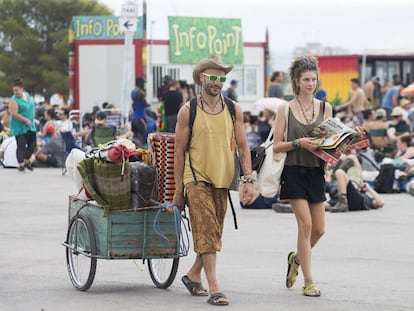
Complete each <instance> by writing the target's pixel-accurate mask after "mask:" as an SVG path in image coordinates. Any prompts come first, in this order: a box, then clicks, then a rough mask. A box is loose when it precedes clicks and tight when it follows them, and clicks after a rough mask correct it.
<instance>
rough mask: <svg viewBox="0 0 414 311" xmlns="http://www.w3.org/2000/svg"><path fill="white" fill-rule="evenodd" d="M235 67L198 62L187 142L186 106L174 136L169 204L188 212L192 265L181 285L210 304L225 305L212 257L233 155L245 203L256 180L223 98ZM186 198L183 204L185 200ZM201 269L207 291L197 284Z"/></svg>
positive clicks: (214, 60)
mask: <svg viewBox="0 0 414 311" xmlns="http://www.w3.org/2000/svg"><path fill="white" fill-rule="evenodd" d="M232 69H233V66H226V65H224V64H223V62H222V60H221V57H220V56H216V55H212V56H209V57H207V58H204V59H202V60H201V61H200V62H199V63H198V64H197V65H196V66H195V68H194V72H193V78H194V81H195V83H197V84H199V85H201V93H200V94H199V95H198V96H197V111H196V117H195V119H194V124H193V127H192V133H191V140H190V137H189V135H190V122H189V121H190V109H189V108H190V104H189V102H188V103H187V104H185V105H184V106H183V107H182V108H181V109H180V111H179V113H178V119H177V126H176V136H175V160H174V178H175V183H176V190H175V195H174V199H173V202H174V203H175V204H177V205H178V206H179V207H180V208H181V209H183V208H184V204H185V203H186V204H187V205H188V208H189V213H190V220H191V227H192V235H193V242H194V251H195V252H196V253H197V256H196V259H195V262H194V264H193V266H192V267H191V268H190V270H189V271H188V273H187V274H186V275H185V276H183V278H182V281H183V283H184V285H185V286H186V287H187V289H188V290H189V291H190V294H192V295H194V296H208V295H210V297H209V298H208V300H207V302H208V303H210V304H212V305H228V304H229V301H228V299H227V297H226V295H224V294H223V293H222V292H221V290H220V286H219V283H218V281H217V277H216V253H217V252H218V251H220V250H221V246H222V245H221V237H222V233H223V224H224V216H225V214H226V209H227V196H228V189H229V187H230V184H231V181H232V179H233V175H234V153H235V152H236V150H237V152H238V155H239V159H240V165H241V169H242V171H243V173H244V175H243V176H242V177H241V178H240V179H241V181H242V182H243V183H246V186H245V187H243V190H242V191H243V193H242V194H241V198H242V202H243V204H249V203H251V202H252V200H253V191H254V185H253V183H254V182H255V177H254V176H253V175H252V169H251V159H250V151H249V146H248V143H247V138H246V133H245V130H244V124H243V113H242V109H241V107H240V106H239V105H238V104H237V103H235V104H234V106H235V107H234V108H235V121H234V125H233V120H232V116H231V114H230V112H229V109H228V107H227V105H226V103H225V100H224V98H223V96H222V95H221V89H222V87H223V82H225V81H226V74H228V73H229V72H230V71H231V70H232ZM184 194H185V197H186V202H185V199H184ZM203 269H204V273H205V275H206V278H207V281H208V291H207V290H206V289H204V288H203V286H202V284H201V271H202V270H203Z"/></svg>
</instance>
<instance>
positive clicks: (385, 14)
mask: <svg viewBox="0 0 414 311" xmlns="http://www.w3.org/2000/svg"><path fill="white" fill-rule="evenodd" d="M142 1H143V0H138V1H137V2H138V6H139V15H142ZM98 2H100V3H101V4H105V5H106V6H108V7H109V8H110V9H112V10H113V11H114V15H116V16H119V15H120V13H121V6H122V4H123V3H125V1H123V0H98ZM200 3H201V4H200ZM413 12H414V0H392V1H389V0H313V1H311V0H309V1H308V0H253V1H251V0H246V1H240V0H209V1H195V0H147V21H148V22H147V32H148V38H152V39H161V40H167V39H168V20H167V17H168V16H188V17H215V18H240V19H241V22H242V29H243V40H244V41H245V42H264V41H265V34H266V29H268V31H269V47H270V54H271V60H272V70H282V71H283V70H286V69H287V68H288V67H289V64H290V62H291V60H292V57H293V52H294V50H295V48H298V47H304V46H306V45H307V44H308V43H315V42H316V43H320V44H322V45H323V46H324V47H325V46H330V47H333V48H334V49H338V50H342V51H345V52H346V53H347V54H349V53H352V54H364V53H367V54H395V53H406V54H407V53H410V54H414V29H413V20H414V13H413Z"/></svg>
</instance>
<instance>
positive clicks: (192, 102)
mask: <svg viewBox="0 0 414 311" xmlns="http://www.w3.org/2000/svg"><path fill="white" fill-rule="evenodd" d="M196 113H197V97H196V96H194V97H192V98H191V99H190V120H189V122H188V126H189V138H188V144H187V151H188V160H189V161H190V168H191V173H192V174H193V178H194V182H195V184H196V185H197V177H196V174H195V172H194V169H193V163H192V161H191V156H190V142H191V137H193V125H194V120H195V117H196Z"/></svg>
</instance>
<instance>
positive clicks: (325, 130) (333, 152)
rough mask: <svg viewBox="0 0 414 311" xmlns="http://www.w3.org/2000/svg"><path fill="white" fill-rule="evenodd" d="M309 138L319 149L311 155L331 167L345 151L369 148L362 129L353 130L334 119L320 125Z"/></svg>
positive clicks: (366, 137)
mask: <svg viewBox="0 0 414 311" xmlns="http://www.w3.org/2000/svg"><path fill="white" fill-rule="evenodd" d="M309 136H310V137H314V138H315V139H316V140H317V141H318V142H319V148H317V149H315V150H313V151H312V153H313V154H315V155H316V156H317V157H319V158H321V159H322V160H324V161H326V162H327V163H328V164H331V165H335V164H336V162H337V161H338V159H339V158H340V156H341V154H342V153H344V152H345V151H347V150H355V149H362V148H367V147H369V140H368V136H367V133H366V131H365V130H364V129H363V128H360V127H356V128H355V130H354V129H352V128H350V127H348V126H346V125H345V124H343V123H342V122H340V121H339V120H337V119H335V118H329V119H326V120H325V121H323V122H322V123H320V124H319V125H318V126H316V127H315V128H314V129H313V130H312V131H311V132H310V133H309Z"/></svg>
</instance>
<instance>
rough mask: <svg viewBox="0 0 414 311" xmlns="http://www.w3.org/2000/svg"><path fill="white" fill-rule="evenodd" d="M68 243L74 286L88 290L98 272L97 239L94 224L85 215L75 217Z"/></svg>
mask: <svg viewBox="0 0 414 311" xmlns="http://www.w3.org/2000/svg"><path fill="white" fill-rule="evenodd" d="M66 243H67V244H68V245H69V246H70V247H66V264H67V269H68V273H69V277H70V280H71V282H72V284H73V286H74V287H75V288H77V289H79V290H81V291H86V290H88V289H89V288H90V287H91V285H92V283H93V280H94V278H95V272H96V260H97V259H96V257H94V256H95V255H96V253H97V249H96V240H95V234H94V232H93V227H92V224H91V222H90V220H89V218H88V217H87V216H85V215H77V216H75V217H74V218H73V220H72V221H71V223H70V226H69V229H68V235H67V238H66Z"/></svg>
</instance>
